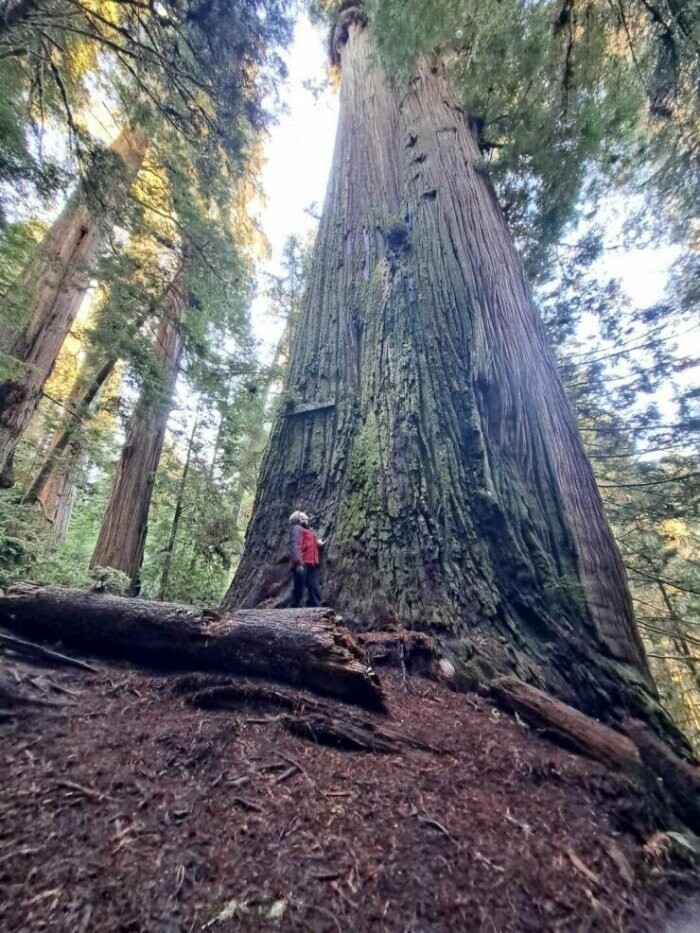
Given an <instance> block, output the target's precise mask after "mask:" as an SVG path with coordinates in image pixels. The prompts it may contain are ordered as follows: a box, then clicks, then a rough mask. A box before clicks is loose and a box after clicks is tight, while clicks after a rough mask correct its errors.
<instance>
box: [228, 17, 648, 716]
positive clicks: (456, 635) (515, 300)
mask: <svg viewBox="0 0 700 933" xmlns="http://www.w3.org/2000/svg"><path fill="white" fill-rule="evenodd" d="M370 30H371V25H370V27H367V28H365V26H364V23H363V15H362V14H361V13H360V12H358V10H357V8H356V7H355V8H352V9H346V10H345V12H344V13H343V14H341V22H340V23H339V24H338V26H336V29H335V31H334V35H333V37H332V46H333V49H334V54H335V55H336V57H337V59H338V62H339V64H340V67H341V86H340V117H339V126H338V134H337V140H336V147H335V153H334V159H333V166H332V172H331V177H330V182H329V188H328V192H327V196H326V203H325V207H324V212H323V218H322V221H321V225H320V229H319V233H318V237H317V242H316V248H315V254H314V258H313V263H312V269H311V273H310V284H309V289H308V293H307V295H306V299H305V302H304V306H303V309H302V312H301V317H300V321H299V326H298V328H297V330H296V334H295V339H294V343H293V346H292V350H291V354H290V360H289V366H288V370H287V375H286V381H285V393H284V397H285V398H286V406H285V407H283V408H282V409H281V411H280V413H279V416H278V417H277V419H276V422H275V424H274V426H273V429H272V434H271V438H270V442H269V447H268V450H267V453H266V456H265V460H264V464H263V467H262V471H261V477H260V482H259V486H258V492H257V496H256V502H255V506H254V512H253V517H252V520H251V524H250V527H249V530H248V533H247V537H246V547H245V553H244V555H243V557H242V560H241V563H240V566H239V569H238V572H237V574H236V577H235V580H234V582H233V584H232V587H231V589H230V591H229V593H228V595H227V597H226V601H225V605H226V606H228V607H232V606H236V605H239V606H247V605H249V604H251V603H253V602H257V601H260V600H261V599H263V598H264V596H265V594H264V592H263V590H264V586H261V583H262V581H263V580H264V576H265V573H266V572H267V568H268V567H269V565H270V564H271V563H274V562H275V560H277V559H279V557H280V554H281V553H282V552H283V551H284V549H285V546H286V538H287V517H288V515H289V513H290V512H291V511H292V510H293V509H296V508H303V509H305V510H306V511H308V512H310V513H311V515H312V516H313V520H314V523H315V524H316V526H317V528H318V529H319V531H320V533H321V534H322V535H323V536H324V537H327V538H328V541H329V544H328V549H327V567H326V573H325V596H326V600H327V601H328V602H329V603H330V604H332V605H334V606H336V607H337V609H338V610H339V611H340V612H341V613H342V614H343V616H344V618H346V619H347V620H348V621H349V622H350V623H351V624H352V623H354V624H356V625H358V626H371V625H376V624H377V623H381V622H383V621H387V620H393V619H398V620H399V621H400V622H402V623H404V624H405V625H407V626H408V627H411V628H415V627H420V626H423V627H430V628H432V629H436V630H438V631H439V632H441V633H442V637H443V642H444V643H445V644H449V643H451V644H452V646H453V648H454V651H455V654H456V655H457V656H458V657H461V658H462V659H465V658H470V657H473V660H472V664H476V665H477V666H480V667H481V668H482V669H487V670H488V669H490V668H491V667H492V666H494V665H495V666H496V667H497V668H498V669H501V670H515V671H516V672H518V673H519V674H520V675H521V676H523V677H525V678H526V679H530V680H533V681H535V682H536V683H539V684H540V685H543V686H546V687H547V688H549V689H552V690H554V691H556V692H558V694H559V695H560V696H562V697H563V698H565V699H567V700H568V701H569V702H573V703H574V704H575V705H579V706H581V707H582V708H585V709H586V710H588V711H589V712H593V713H595V714H596V715H607V714H608V712H609V710H610V709H611V706H614V705H621V704H624V702H625V701H627V702H628V703H629V705H630V706H631V707H633V708H637V709H640V710H641V709H642V708H647V707H651V708H653V707H654V704H653V699H652V695H653V693H654V687H653V683H652V680H651V676H650V674H649V670H648V667H647V663H646V660H645V656H644V652H643V648H642V644H641V640H640V638H639V635H638V632H637V629H636V625H635V621H634V617H633V614H632V609H631V603H630V597H629V593H628V588H627V583H626V577H625V573H624V569H623V565H622V562H621V560H620V556H619V554H618V552H617V549H616V547H615V544H614V541H613V538H612V535H611V532H610V529H609V527H608V523H607V521H606V518H605V515H604V512H603V506H602V503H601V499H600V496H599V494H598V491H597V488H596V484H595V481H594V478H593V474H592V472H591V469H590V466H589V464H588V461H587V459H586V456H585V453H584V450H583V446H582V443H581V440H580V438H579V435H578V432H577V429H576V426H575V423H574V420H573V417H572V414H571V411H570V408H569V405H568V402H567V399H566V396H565V394H564V390H563V388H562V384H561V381H560V379H559V375H558V373H557V369H556V365H555V362H554V358H553V355H552V353H551V351H550V349H549V347H548V345H547V341H546V338H545V334H544V330H543V327H542V324H541V322H540V320H539V317H538V315H537V312H536V310H535V308H534V306H533V303H532V300H531V297H530V292H529V288H528V283H527V281H526V278H525V275H524V272H523V269H522V266H521V263H520V261H519V259H518V257H517V255H516V252H515V249H514V246H513V243H512V239H511V237H510V235H509V232H508V230H507V227H506V224H505V222H504V220H503V217H502V214H501V211H500V209H499V206H498V203H497V200H496V197H495V195H494V192H493V189H492V186H491V185H490V183H489V180H488V178H487V177H486V175H485V173H484V172H483V170H482V160H481V157H480V152H479V147H478V142H477V138H476V134H475V132H474V130H473V127H472V125H471V122H470V119H469V117H468V115H467V114H465V113H464V111H463V109H462V108H461V106H460V105H459V103H458V102H457V100H456V98H455V95H454V94H453V92H452V90H451V89H450V87H449V86H448V84H447V82H446V80H445V78H444V76H443V74H442V73H441V72H440V70H439V69H438V68H436V67H430V66H429V65H423V66H421V67H420V68H419V69H418V70H417V73H416V74H415V76H414V77H413V78H412V79H411V80H410V81H409V82H408V83H406V84H405V85H400V86H396V85H393V84H392V83H391V82H390V81H389V80H388V79H387V77H386V75H385V74H384V73H383V72H382V70H381V66H380V64H379V63H378V60H377V56H376V52H375V50H374V48H373V46H372V40H371V34H370Z"/></svg>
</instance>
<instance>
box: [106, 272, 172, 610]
mask: <svg viewBox="0 0 700 933" xmlns="http://www.w3.org/2000/svg"><path fill="white" fill-rule="evenodd" d="M184 309H185V292H184V287H183V283H182V278H181V276H178V278H177V279H176V280H175V282H173V284H172V285H171V286H170V288H169V289H168V292H167V293H166V295H165V296H164V299H163V311H162V314H161V318H160V322H159V324H158V330H157V332H156V338H155V346H154V352H155V353H156V356H157V359H158V363H159V367H160V374H159V378H158V379H157V380H156V382H157V383H158V384H157V385H156V386H155V387H154V386H152V385H146V386H144V389H143V390H142V392H141V396H140V398H139V400H138V402H137V404H136V408H135V409H134V414H133V415H132V418H131V422H130V424H129V429H128V433H127V438H126V441H125V443H124V447H123V449H122V454H121V459H120V461H119V464H118V466H117V472H116V474H115V477H114V482H113V483H112V490H111V493H110V497H109V502H108V503H107V509H106V511H105V514H104V517H103V519H102V524H101V526H100V533H99V535H98V538H97V544H96V545H95V550H94V551H93V554H92V559H91V561H90V566H91V567H112V568H114V569H115V570H121V571H122V572H123V573H125V574H126V575H127V576H128V577H129V579H130V580H131V593H132V594H136V593H138V592H139V590H140V581H139V574H140V570H141V563H142V561H143V550H144V546H145V544H146V531H147V526H148V510H149V508H150V505H151V495H152V492H153V481H154V479H155V474H156V470H157V469H158V463H159V462H160V455H161V452H162V449H163V439H164V437H165V429H166V426H167V423H168V415H169V413H170V409H171V407H172V401H173V393H174V391H175V383H176V381H177V374H178V365H179V361H180V353H181V349H182V340H181V327H180V325H181V319H182V315H183V312H184Z"/></svg>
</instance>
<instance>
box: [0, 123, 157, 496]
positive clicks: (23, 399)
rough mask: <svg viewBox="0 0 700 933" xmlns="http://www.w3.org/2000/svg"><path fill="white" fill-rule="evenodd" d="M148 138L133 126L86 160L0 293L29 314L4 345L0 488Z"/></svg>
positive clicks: (8, 481)
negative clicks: (105, 151) (80, 177)
mask: <svg viewBox="0 0 700 933" xmlns="http://www.w3.org/2000/svg"><path fill="white" fill-rule="evenodd" d="M147 142H148V140H147V137H146V134H145V133H144V132H143V131H142V130H140V129H136V130H132V129H127V130H123V131H122V132H121V133H120V135H119V136H118V138H117V139H116V140H115V142H114V144H113V145H112V147H111V150H110V153H109V156H111V157H109V158H107V157H104V156H103V157H101V158H100V159H99V161H98V162H97V163H96V164H95V165H94V166H93V169H92V171H91V172H90V173H88V176H87V178H86V179H85V181H84V182H83V183H82V184H81V186H80V188H79V189H78V190H77V191H76V192H75V193H74V194H73V196H72V197H71V198H70V200H69V201H68V204H67V205H66V207H65V209H64V210H63V212H62V214H61V215H60V217H59V218H58V219H57V220H56V221H55V223H54V224H53V226H52V227H51V229H50V230H49V231H48V233H47V234H46V236H45V237H44V240H43V242H42V243H41V245H40V246H39V248H38V249H37V252H36V254H35V256H34V258H33V259H32V260H31V262H30V263H29V265H28V267H27V268H26V269H25V271H24V273H23V275H22V277H21V279H20V280H19V281H18V282H17V283H16V284H15V285H14V286H13V288H12V290H11V291H10V292H8V293H7V294H6V295H5V296H4V303H5V304H6V305H8V306H9V305H10V304H14V305H16V306H17V307H20V306H21V307H22V308H24V309H26V310H28V313H29V316H28V318H27V323H26V325H25V326H24V327H23V328H22V330H21V331H20V333H18V334H17V335H16V336H15V337H14V339H13V340H12V341H11V343H10V345H9V346H8V348H7V350H8V355H9V357H10V358H11V362H12V363H13V364H14V365H13V371H12V372H11V373H10V375H9V376H8V377H7V378H6V380H5V381H4V382H3V383H0V487H5V488H6V487H9V486H12V485H13V483H14V473H13V466H12V464H13V459H14V454H15V449H16V447H17V443H18V441H19V439H20V438H21V436H22V434H23V433H24V431H25V429H26V428H27V425H28V424H29V421H30V420H31V417H32V415H33V414H34V412H35V410H36V408H37V406H38V404H39V402H40V401H41V396H42V392H43V389H44V385H45V384H46V380H47V379H48V378H49V376H50V375H51V371H52V370H53V367H54V364H55V363H56V359H57V357H58V354H59V352H60V350H61V347H62V345H63V341H64V340H65V338H66V336H67V335H68V332H69V330H70V327H71V325H72V323H73V321H74V320H75V316H76V314H77V313H78V310H79V308H80V305H81V303H82V301H83V298H84V297H85V294H86V292H87V290H88V287H89V284H90V277H91V275H92V273H93V272H94V268H95V264H96V262H97V259H98V258H99V256H100V253H101V252H102V250H103V249H104V246H105V242H106V240H107V237H108V236H109V234H110V231H111V229H112V227H113V225H114V222H115V216H116V214H117V212H118V211H119V209H120V208H121V207H122V206H123V204H124V202H125V199H126V196H127V193H128V191H129V188H130V186H131V183H132V182H133V180H134V178H135V177H136V175H137V174H138V171H139V169H140V167H141V163H142V161H143V157H144V155H145V152H146V147H147Z"/></svg>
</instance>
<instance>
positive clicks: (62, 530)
mask: <svg viewBox="0 0 700 933" xmlns="http://www.w3.org/2000/svg"><path fill="white" fill-rule="evenodd" d="M116 364H117V356H116V355H115V356H111V357H109V358H108V359H107V360H104V361H103V363H102V365H101V366H100V367H99V369H97V370H96V371H93V370H92V369H88V370H87V371H85V370H81V372H80V374H79V375H78V378H77V379H76V380H75V383H74V385H73V388H72V389H71V393H70V395H69V397H68V398H67V399H66V402H65V415H64V417H63V418H62V419H61V422H60V424H59V425H58V426H57V427H56V430H55V431H54V434H53V437H52V438H51V443H50V445H49V452H48V454H47V456H46V459H45V460H44V462H43V464H42V465H41V469H40V470H39V472H38V473H37V475H36V476H35V477H34V479H33V481H32V484H31V486H30V487H29V489H28V490H27V493H26V495H25V497H24V498H25V500H26V501H27V502H33V503H35V505H36V507H37V508H38V509H40V510H41V511H42V512H43V514H44V515H45V517H46V519H47V520H48V521H49V522H50V523H51V539H52V541H53V542H54V543H55V544H58V543H60V542H61V541H63V539H64V538H65V536H66V532H67V531H68V523H69V521H70V516H71V511H72V508H73V500H74V499H75V482H76V475H77V473H78V470H79V468H80V462H81V459H82V455H83V439H84V437H83V434H84V425H85V421H86V420H88V419H89V417H90V409H91V407H92V404H93V402H94V401H95V398H96V397H97V395H98V394H99V392H100V390H101V389H102V386H103V385H104V384H105V382H106V381H107V380H108V379H109V377H110V376H111V375H112V373H113V372H114V367H115V366H116Z"/></svg>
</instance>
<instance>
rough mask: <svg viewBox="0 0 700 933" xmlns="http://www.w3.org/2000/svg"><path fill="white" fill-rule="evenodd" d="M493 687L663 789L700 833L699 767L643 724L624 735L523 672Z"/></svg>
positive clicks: (529, 714)
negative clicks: (520, 676)
mask: <svg viewBox="0 0 700 933" xmlns="http://www.w3.org/2000/svg"><path fill="white" fill-rule="evenodd" d="M490 691H491V694H492V696H493V697H494V699H495V700H496V702H497V703H499V704H500V705H501V706H503V707H505V708H506V709H508V710H511V711H514V712H517V713H519V714H520V715H521V716H522V717H523V719H525V721H526V722H528V723H530V724H531V725H533V726H536V727H538V728H540V729H543V730H544V732H545V733H546V734H547V735H549V736H551V737H553V738H555V739H557V740H559V741H560V743H561V744H564V745H565V746H568V747H572V748H574V749H575V750H576V751H578V752H581V753H582V754H584V755H587V756H588V757H589V758H595V759H596V760H598V761H601V762H602V763H603V764H606V765H608V767H615V768H618V769H620V770H621V771H624V772H626V774H627V775H628V776H630V777H631V778H633V779H634V780H635V783H636V784H637V786H638V787H640V788H646V790H647V791H648V792H649V793H653V794H655V795H657V794H659V793H662V798H663V800H664V801H665V803H664V805H665V806H670V807H671V808H672V809H673V810H674V811H675V814H676V816H677V817H679V818H680V819H681V820H682V821H683V823H684V824H685V825H686V826H688V827H689V828H690V829H692V830H693V831H694V832H696V833H697V832H700V772H699V771H698V768H697V766H695V765H693V764H691V763H690V762H687V761H683V760H682V759H681V758H679V757H678V756H677V755H676V754H675V753H674V752H673V751H672V749H671V748H669V747H668V746H667V745H665V744H664V743H663V742H662V741H661V739H659V738H658V737H657V736H655V735H654V734H653V733H652V732H651V731H650V730H649V729H647V728H646V727H645V726H644V725H643V724H642V723H640V722H638V721H636V720H633V719H627V720H625V722H624V723H623V724H622V727H621V728H623V729H624V730H625V733H626V734H625V735H623V734H622V733H621V732H617V731H616V730H615V729H611V728H610V727H609V726H604V725H603V724H602V723H600V722H597V721H596V720H595V719H591V718H590V716H586V715H585V714H584V713H581V712H579V711H578V710H576V709H574V708H573V707H572V706H569V705H568V704H566V703H562V702H561V700H557V699H555V698H554V697H552V696H550V695H549V694H547V693H544V692H543V691H542V690H538V689H537V688H536V687H532V686H530V685H529V684H526V683H524V682H523V681H522V680H519V679H518V678H517V677H499V678H497V679H496V680H494V681H492V682H491V684H490ZM659 779H661V781H660V782H659Z"/></svg>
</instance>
